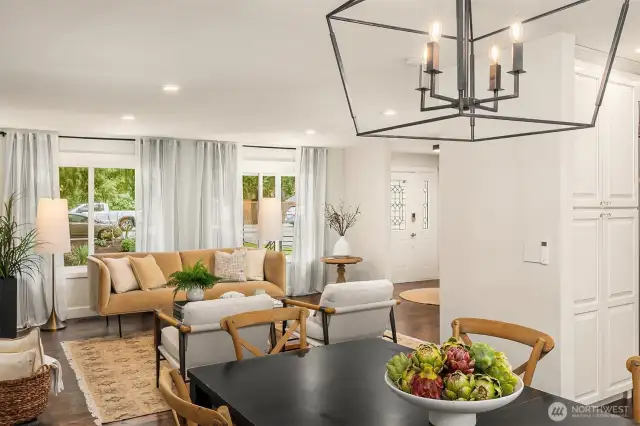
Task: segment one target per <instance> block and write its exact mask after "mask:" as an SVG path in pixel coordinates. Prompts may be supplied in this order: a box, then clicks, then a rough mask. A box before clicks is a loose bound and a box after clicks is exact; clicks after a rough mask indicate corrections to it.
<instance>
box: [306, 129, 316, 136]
mask: <svg viewBox="0 0 640 426" xmlns="http://www.w3.org/2000/svg"><path fill="white" fill-rule="evenodd" d="M304 132H305V133H306V134H307V135H315V134H316V131H315V130H313V129H307V130H305V131H304Z"/></svg>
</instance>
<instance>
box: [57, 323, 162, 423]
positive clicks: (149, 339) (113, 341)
mask: <svg viewBox="0 0 640 426" xmlns="http://www.w3.org/2000/svg"><path fill="white" fill-rule="evenodd" d="M62 347H63V349H64V353H65V355H66V357H67V360H69V364H71V368H72V369H73V371H74V372H75V373H76V378H77V380H78V385H79V386H80V390H82V393H84V396H85V399H86V401H87V406H88V407H89V411H90V412H91V414H92V415H93V417H95V418H96V421H95V423H96V424H97V425H101V424H104V423H111V422H115V421H120V420H126V419H131V418H134V417H140V416H145V415H147V414H153V413H159V412H161V411H168V410H169V406H168V405H167V404H166V402H165V401H164V398H163V397H162V395H161V394H160V391H159V390H158V389H157V388H156V371H155V365H156V363H155V352H154V348H153V336H152V335H151V334H144V335H138V336H133V337H125V338H122V339H121V338H118V337H115V338H97V339H89V340H80V341H67V342H62ZM161 368H162V369H169V365H168V364H167V362H166V361H162V364H161Z"/></svg>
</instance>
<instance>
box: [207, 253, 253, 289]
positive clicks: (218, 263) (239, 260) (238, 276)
mask: <svg viewBox="0 0 640 426" xmlns="http://www.w3.org/2000/svg"><path fill="white" fill-rule="evenodd" d="M246 255H247V250H246V249H239V250H234V252H233V253H231V254H229V253H225V252H222V251H217V252H216V253H215V262H214V272H213V274H214V275H215V276H217V277H220V278H222V279H223V280H224V281H228V282H238V281H247V277H246V276H245V273H244V260H245V257H246Z"/></svg>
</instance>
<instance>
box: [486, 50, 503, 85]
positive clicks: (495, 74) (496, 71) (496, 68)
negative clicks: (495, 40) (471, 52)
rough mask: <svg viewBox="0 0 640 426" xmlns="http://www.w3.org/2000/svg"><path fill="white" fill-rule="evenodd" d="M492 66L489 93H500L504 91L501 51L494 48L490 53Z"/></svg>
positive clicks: (490, 68)
mask: <svg viewBox="0 0 640 426" xmlns="http://www.w3.org/2000/svg"><path fill="white" fill-rule="evenodd" d="M489 56H490V57H491V66H490V67H489V91H491V92H499V91H500V90H502V66H501V65H500V64H499V63H498V60H499V59H500V49H499V48H498V46H493V47H492V48H491V50H490V51H489Z"/></svg>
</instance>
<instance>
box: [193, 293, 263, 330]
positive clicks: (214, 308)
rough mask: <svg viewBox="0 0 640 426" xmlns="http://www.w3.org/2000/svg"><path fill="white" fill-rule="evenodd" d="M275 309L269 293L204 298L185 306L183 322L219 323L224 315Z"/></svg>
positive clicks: (195, 323) (196, 323) (194, 323)
mask: <svg viewBox="0 0 640 426" xmlns="http://www.w3.org/2000/svg"><path fill="white" fill-rule="evenodd" d="M264 309H273V301H272V300H271V298H270V297H269V296H267V295H264V294H263V295H259V296H250V297H241V298H234V299H214V300H203V301H201V302H191V303H187V304H186V305H185V306H184V312H183V320H182V322H183V324H185V325H202V324H218V323H220V320H221V319H222V318H224V317H228V316H230V315H235V314H238V313H241V312H249V311H261V310H264Z"/></svg>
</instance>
